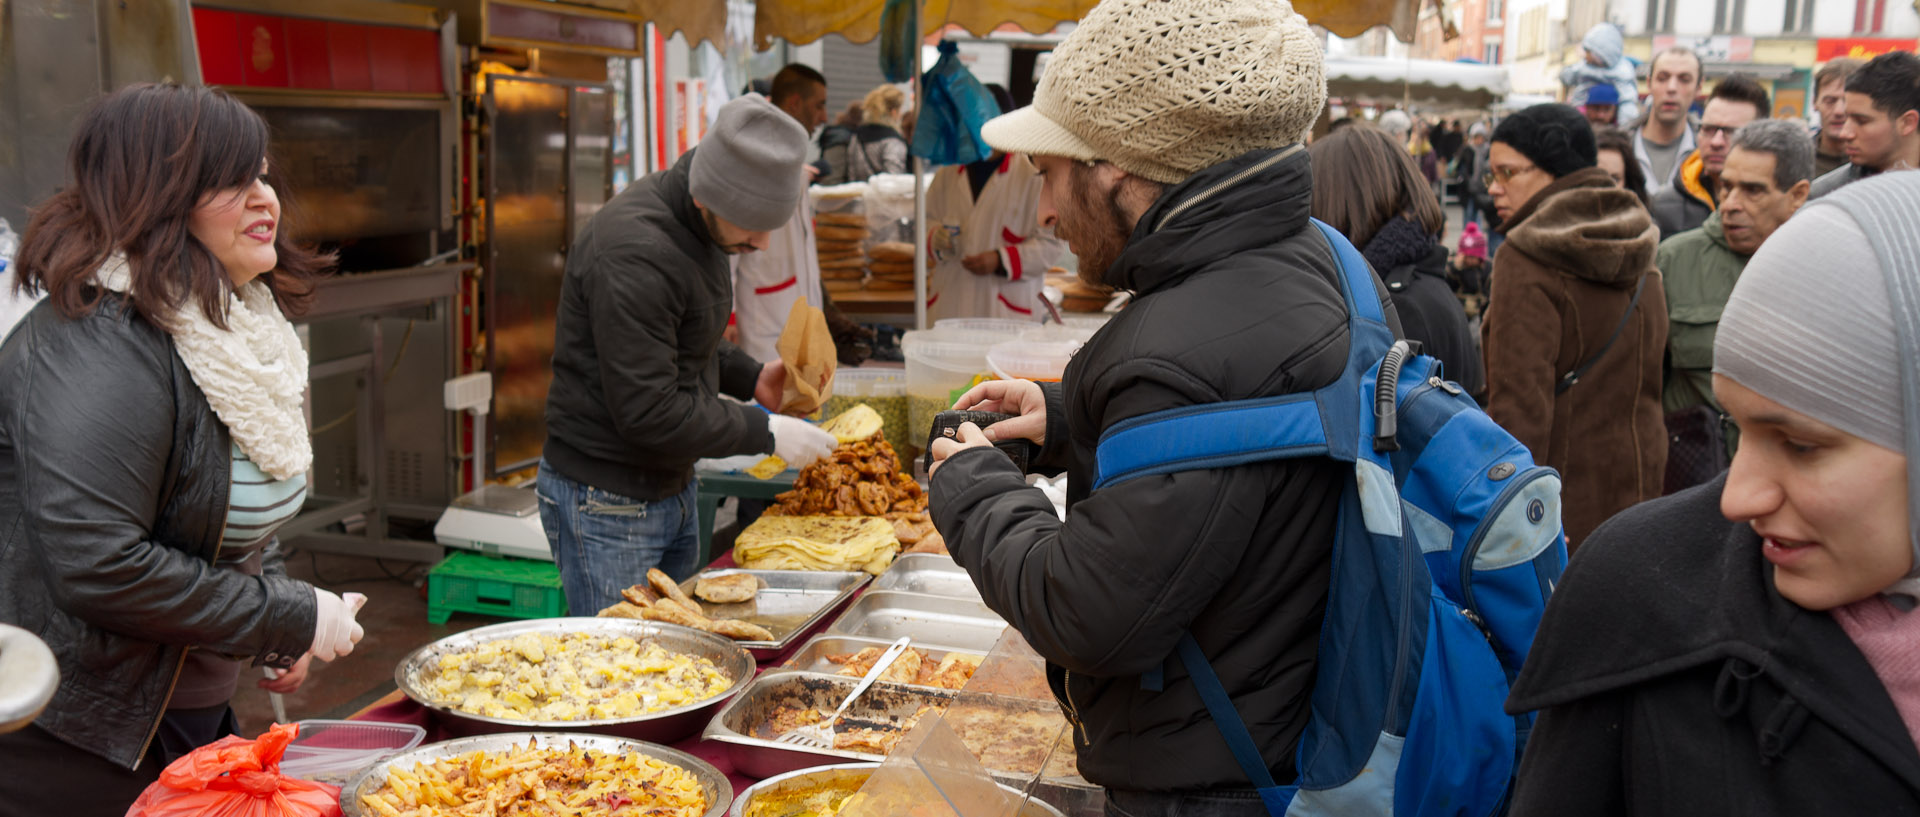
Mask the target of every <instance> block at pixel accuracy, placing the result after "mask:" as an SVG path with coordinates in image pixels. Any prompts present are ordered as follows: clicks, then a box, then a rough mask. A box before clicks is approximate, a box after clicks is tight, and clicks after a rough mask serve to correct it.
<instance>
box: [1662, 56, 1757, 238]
mask: <svg viewBox="0 0 1920 817" xmlns="http://www.w3.org/2000/svg"><path fill="white" fill-rule="evenodd" d="M1772 109H1773V108H1772V104H1771V103H1770V101H1769V100H1768V99H1767V91H1766V89H1765V88H1762V87H1760V83H1758V82H1755V81H1753V78H1752V77H1749V76H1747V75H1745V74H1734V75H1733V76H1730V77H1727V78H1725V79H1722V80H1720V83H1719V84H1718V85H1715V86H1713V94H1712V95H1710V96H1708V97H1707V108H1706V111H1705V112H1704V113H1702V114H1701V115H1700V131H1699V142H1700V146H1699V148H1697V149H1696V150H1694V152H1693V155H1692V156H1688V157H1687V159H1686V161H1684V162H1681V163H1680V172H1679V173H1677V174H1675V176H1674V179H1673V185H1672V186H1671V187H1667V188H1663V189H1661V190H1660V191H1659V192H1657V193H1655V194H1653V205H1652V209H1653V221H1654V223H1656V224H1658V225H1660V238H1661V239H1663V240H1664V239H1668V238H1672V237H1673V236H1676V235H1679V234H1680V233H1684V232H1686V231H1688V230H1691V229H1694V228H1696V227H1699V226H1700V225H1701V224H1704V223H1706V221H1707V216H1710V215H1712V214H1713V211H1714V210H1716V209H1718V208H1719V206H1720V198H1719V196H1720V190H1719V187H1720V168H1722V167H1724V166H1725V165H1726V163H1727V153H1728V152H1729V151H1731V150H1733V133H1734V131H1737V130H1739V129H1740V128H1741V127H1743V126H1745V125H1746V124H1747V123H1748V122H1752V121H1754V120H1756V119H1765V118H1767V112H1768V111H1770V110H1772Z"/></svg>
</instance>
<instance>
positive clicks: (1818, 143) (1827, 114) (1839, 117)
mask: <svg viewBox="0 0 1920 817" xmlns="http://www.w3.org/2000/svg"><path fill="white" fill-rule="evenodd" d="M1862 65H1866V63H1865V62H1862V61H1860V60H1856V59H1854V58H1852V57H1837V58H1835V59H1833V60H1830V61H1828V62H1827V64H1826V65H1823V66H1820V70H1819V71H1816V72H1814V75H1813V109H1814V110H1815V111H1817V112H1819V114H1820V124H1818V125H1815V126H1814V128H1813V135H1814V141H1813V149H1814V154H1813V175H1814V178H1819V177H1821V176H1825V175H1827V174H1828V173H1832V172H1833V171H1835V170H1838V169H1840V168H1842V167H1845V166H1846V164H1847V140H1845V139H1842V138H1840V131H1841V129H1843V128H1845V127H1846V124H1847V79H1848V78H1850V77H1852V76H1853V72H1855V71H1858V70H1860V66H1862Z"/></svg>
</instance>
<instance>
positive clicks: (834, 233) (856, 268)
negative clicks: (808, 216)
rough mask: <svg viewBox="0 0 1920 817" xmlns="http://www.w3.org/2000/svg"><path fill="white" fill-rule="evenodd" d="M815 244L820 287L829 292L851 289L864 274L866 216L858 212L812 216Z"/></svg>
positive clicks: (865, 275) (865, 271) (865, 265)
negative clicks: (818, 264)
mask: <svg viewBox="0 0 1920 817" xmlns="http://www.w3.org/2000/svg"><path fill="white" fill-rule="evenodd" d="M813 230H814V240H815V245H816V247H817V248H818V250H819V252H820V287H821V288H822V289H825V290H826V291H828V292H851V291H853V290H857V289H859V288H860V283H861V281H862V280H864V279H865V278H866V277H867V254H866V253H865V252H864V251H862V250H861V244H862V243H863V242H865V241H866V240H867V217H866V216H864V215H861V214H860V213H857V212H844V213H821V214H819V215H817V216H814V219H813Z"/></svg>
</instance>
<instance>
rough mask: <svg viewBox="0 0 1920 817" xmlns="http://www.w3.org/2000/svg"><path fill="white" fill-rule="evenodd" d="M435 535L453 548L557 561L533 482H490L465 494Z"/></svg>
mask: <svg viewBox="0 0 1920 817" xmlns="http://www.w3.org/2000/svg"><path fill="white" fill-rule="evenodd" d="M433 538H434V540H435V541H437V542H439V543H440V544H442V545H444V546H446V547H450V548H460V549H462V550H473V551H479V552H480V553H484V554H486V555H488V556H512V557H515V558H519V559H539V560H541V561H546V562H551V561H553V551H552V549H551V548H549V547H548V546H547V533H546V531H545V530H544V529H542V528H541V527H540V497H538V496H537V495H535V494H534V492H533V486H532V485H521V486H517V487H510V486H506V485H488V486H485V487H483V488H481V489H480V490H478V491H474V492H472V493H469V494H466V495H464V496H461V497H460V498H458V499H455V500H454V501H453V502H452V503H451V504H449V505H448V506H447V512H446V513H444V514H441V515H440V521H439V522H437V523H434V526H433Z"/></svg>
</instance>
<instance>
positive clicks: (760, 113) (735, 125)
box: [688, 94, 807, 232]
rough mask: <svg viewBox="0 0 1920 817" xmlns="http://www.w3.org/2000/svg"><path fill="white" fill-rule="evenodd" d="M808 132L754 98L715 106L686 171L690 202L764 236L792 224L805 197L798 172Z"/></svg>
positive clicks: (804, 153)
mask: <svg viewBox="0 0 1920 817" xmlns="http://www.w3.org/2000/svg"><path fill="white" fill-rule="evenodd" d="M806 161H807V132H806V130H805V129H803V128H801V127H800V123H799V122H796V121H794V119H793V117H791V116H788V115H787V114H786V112H785V111H782V110H780V109H779V108H776V107H774V106H773V103H770V102H768V101H767V100H766V99H765V98H764V97H761V96H760V95H759V94H748V95H747V96H743V97H740V98H739V99H736V100H734V101H732V102H729V103H727V104H725V105H722V106H720V116H719V117H718V118H716V119H715V121H714V123H713V130H712V131H709V132H708V133H707V136H706V138H704V139H701V140H700V146H699V147H697V148H695V149H694V151H693V166H692V167H691V168H690V169H689V170H688V173H689V174H690V178H689V183H690V184H691V186H692V188H693V198H694V200H695V201H698V202H700V203H701V204H702V205H705V206H706V208H707V209H709V210H712V211H713V214H714V215H717V216H719V217H721V218H722V219H725V220H726V221H727V222H728V223H730V224H732V225H734V226H736V227H740V228H741V229H745V230H752V231H755V232H766V231H769V230H776V229H779V228H780V227H783V226H786V223H787V222H789V221H792V220H793V214H794V208H796V207H799V206H800V197H801V196H803V195H806V192H807V182H806V178H805V177H804V176H802V175H801V171H800V168H801V166H802V165H804V164H806Z"/></svg>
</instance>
